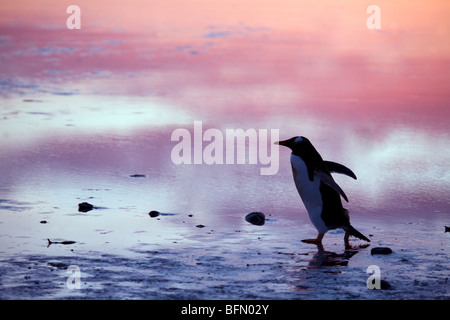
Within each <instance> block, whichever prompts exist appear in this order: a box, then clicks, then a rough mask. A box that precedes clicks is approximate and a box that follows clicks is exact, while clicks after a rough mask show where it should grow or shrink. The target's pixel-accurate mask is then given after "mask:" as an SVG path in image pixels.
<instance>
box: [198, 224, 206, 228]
mask: <svg viewBox="0 0 450 320" xmlns="http://www.w3.org/2000/svg"><path fill="white" fill-rule="evenodd" d="M196 227H197V228H204V227H205V226H204V225H202V224H198V225H196Z"/></svg>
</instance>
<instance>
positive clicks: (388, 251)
mask: <svg viewBox="0 0 450 320" xmlns="http://www.w3.org/2000/svg"><path fill="white" fill-rule="evenodd" d="M391 253H392V250H391V248H388V247H375V248H372V250H370V254H391Z"/></svg>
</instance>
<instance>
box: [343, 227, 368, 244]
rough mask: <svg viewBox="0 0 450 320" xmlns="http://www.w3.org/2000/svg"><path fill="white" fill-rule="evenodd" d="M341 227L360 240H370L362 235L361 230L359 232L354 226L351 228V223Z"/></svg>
mask: <svg viewBox="0 0 450 320" xmlns="http://www.w3.org/2000/svg"><path fill="white" fill-rule="evenodd" d="M343 229H344V230H345V231H346V232H347V233H349V234H350V235H352V236H354V237H356V238H359V239H361V240H364V241H367V242H370V240H369V239H368V238H367V237H366V236H365V235H363V234H362V233H361V232H359V231H358V230H356V229H355V228H353V226H351V225H348V226H345V227H343Z"/></svg>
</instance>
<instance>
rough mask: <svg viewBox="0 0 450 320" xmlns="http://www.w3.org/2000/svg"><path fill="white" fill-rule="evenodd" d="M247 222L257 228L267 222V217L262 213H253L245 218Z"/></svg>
mask: <svg viewBox="0 0 450 320" xmlns="http://www.w3.org/2000/svg"><path fill="white" fill-rule="evenodd" d="M245 221H247V222H250V223H251V224H254V225H256V226H262V225H264V223H265V222H266V216H265V215H264V213H262V212H252V213H249V214H248V215H246V216H245Z"/></svg>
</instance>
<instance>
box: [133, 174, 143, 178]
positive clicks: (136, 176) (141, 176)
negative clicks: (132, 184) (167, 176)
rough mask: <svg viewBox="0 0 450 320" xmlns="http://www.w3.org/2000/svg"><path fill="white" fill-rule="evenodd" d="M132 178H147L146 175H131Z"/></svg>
mask: <svg viewBox="0 0 450 320" xmlns="http://www.w3.org/2000/svg"><path fill="white" fill-rule="evenodd" d="M130 177H131V178H146V177H147V176H146V175H145V174H130Z"/></svg>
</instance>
